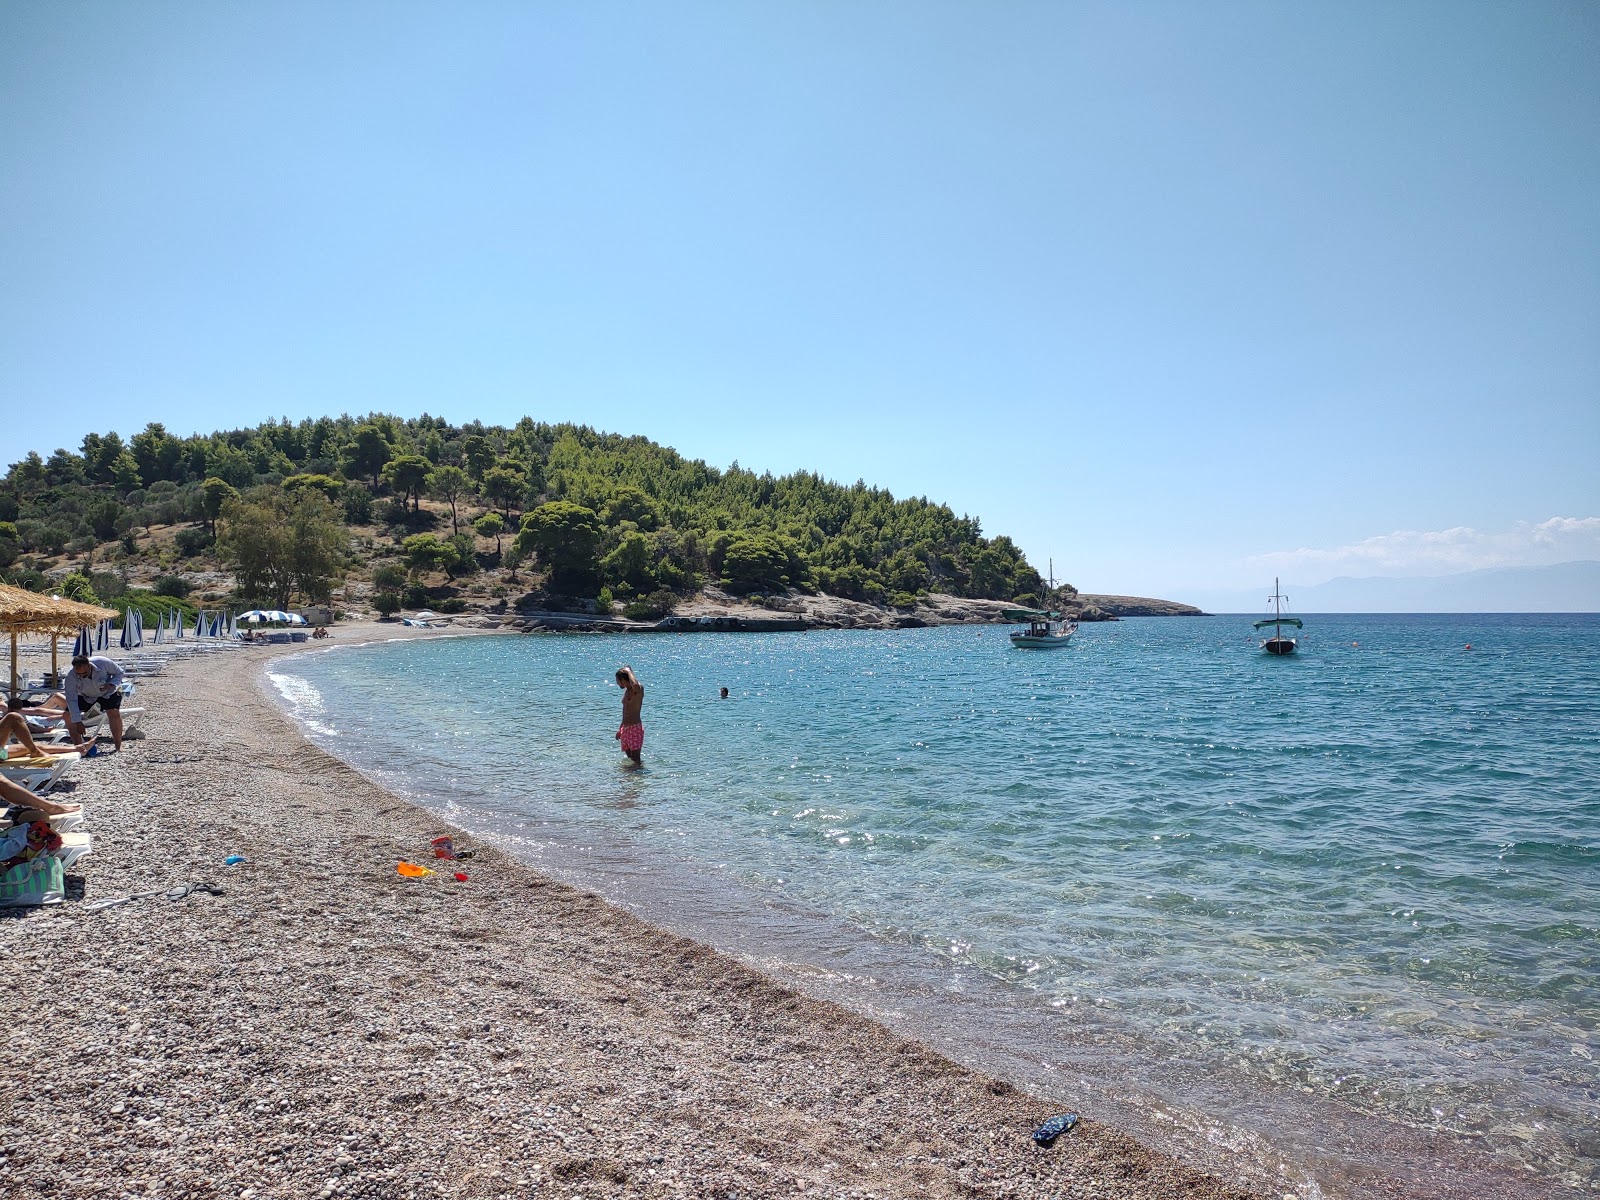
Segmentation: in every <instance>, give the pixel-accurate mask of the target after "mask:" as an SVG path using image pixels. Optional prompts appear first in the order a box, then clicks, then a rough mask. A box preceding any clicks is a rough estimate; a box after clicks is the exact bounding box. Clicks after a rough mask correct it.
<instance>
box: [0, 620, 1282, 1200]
mask: <svg viewBox="0 0 1600 1200" xmlns="http://www.w3.org/2000/svg"><path fill="white" fill-rule="evenodd" d="M391 632H392V631H391V630H390V629H389V628H387V627H386V628H385V629H384V630H383V633H384V635H385V636H387V635H389V634H390V633H391ZM353 636H355V631H349V632H347V631H345V630H343V629H341V637H340V640H341V641H349V640H352V638H353ZM275 652H276V651H274V650H271V649H244V650H233V651H222V652H217V653H212V654H208V655H204V656H202V657H199V658H195V659H187V660H183V661H179V662H175V663H174V664H173V665H172V666H170V667H169V668H168V669H167V670H166V672H165V673H164V674H162V675H160V676H159V677H156V678H154V679H152V680H150V681H149V682H147V683H146V684H144V685H143V686H142V687H141V689H140V695H139V700H140V702H141V703H145V704H148V705H149V707H150V710H151V711H150V714H149V716H148V718H147V719H146V721H145V723H144V730H145V732H146V734H147V736H146V737H145V738H144V739H142V740H138V741H130V742H128V743H127V744H126V748H125V750H124V752H123V753H122V754H121V755H113V756H109V757H103V758H100V759H97V760H94V761H92V762H86V763H81V764H79V765H78V766H77V767H76V768H74V774H73V778H74V779H75V780H76V781H77V783H76V788H75V790H74V791H73V792H72V793H71V795H70V797H69V796H67V795H62V796H61V797H60V798H63V799H66V798H71V799H76V800H80V801H82V802H83V804H84V808H85V811H86V813H87V814H88V816H89V828H91V829H92V830H93V831H94V834H95V852H94V854H93V855H92V856H90V857H89V858H88V859H86V860H85V861H84V862H83V864H82V865H81V866H79V867H78V868H76V869H75V871H74V873H73V874H74V875H77V876H81V877H82V879H83V892H84V899H85V900H90V901H92V900H95V899H99V898H105V897H112V896H126V895H129V894H132V893H135V892H143V891H150V890H154V889H161V890H162V891H163V892H164V891H165V890H166V889H169V888H172V887H174V886H176V885H180V884H184V883H191V882H197V881H199V882H212V883H216V884H219V885H221V887H222V888H223V889H224V890H225V893H226V894H225V895H222V896H213V895H209V894H206V893H203V892H196V893H194V894H192V895H189V896H187V897H185V898H182V899H178V900H169V899H167V898H166V897H165V895H161V896H157V897H154V898H150V899H144V900H136V901H133V902H131V903H129V904H126V905H123V906H120V907H115V908H110V909H106V910H104V911H100V912H89V911H86V909H85V907H84V903H83V902H82V901H80V900H78V899H76V898H72V899H69V901H68V903H66V904H64V905H61V906H58V907H55V908H51V909H44V910H34V911H32V912H29V913H27V914H26V915H23V916H18V915H16V914H8V917H9V918H10V919H8V920H6V921H5V923H4V924H3V925H0V929H3V930H4V932H5V934H6V935H7V938H6V940H7V942H8V944H9V947H10V953H9V955H8V956H7V957H8V965H7V969H6V982H5V989H6V992H7V993H8V995H9V997H10V999H11V1001H12V1006H11V1008H12V1016H13V1018H14V1020H15V1019H20V1024H14V1025H13V1036H12V1037H11V1039H10V1045H9V1054H8V1057H9V1059H10V1061H9V1063H8V1064H7V1070H6V1078H7V1079H8V1080H9V1083H8V1085H7V1086H6V1087H5V1088H4V1089H3V1090H0V1120H3V1121H4V1125H5V1128H6V1129H7V1136H6V1138H5V1139H4V1144H3V1148H0V1180H3V1181H4V1188H3V1191H4V1194H5V1195H6V1196H7V1197H10V1198H12V1200H23V1198H31V1197H64V1196H70V1197H79V1196H85V1197H87V1196H153V1195H162V1196H174V1197H178V1196H185V1197H188V1196H192V1197H259V1198H262V1200H265V1198H266V1197H321V1196H330V1197H331V1196H340V1197H358V1196H367V1197H386V1198H387V1197H396V1198H398V1197H512V1196H514V1197H526V1196H529V1195H537V1196H560V1197H567V1196H572V1197H576V1196H587V1197H599V1196H694V1197H699V1196H707V1197H711V1196H715V1197H734V1196H738V1197H766V1196H796V1195H811V1196H836V1197H845V1196H849V1197H867V1196H874V1197H913V1196H916V1197H923V1196H962V1197H988V1196H995V1197H998V1196H1009V1197H1052V1198H1055V1197H1064V1196H1082V1197H1101V1198H1105V1200H1114V1198H1120V1197H1185V1198H1188V1200H1208V1198H1217V1200H1221V1198H1223V1197H1227V1198H1230V1200H1243V1198H1244V1197H1247V1196H1252V1195H1255V1194H1256V1193H1253V1192H1251V1191H1249V1190H1248V1189H1245V1188H1242V1187H1239V1186H1235V1185H1231V1184H1229V1183H1227V1182H1225V1181H1220V1180H1217V1179H1215V1178H1211V1177H1207V1176H1205V1175H1202V1174H1199V1173H1197V1172H1194V1171H1191V1170H1189V1169H1187V1168H1185V1167H1184V1166H1183V1165H1182V1164H1180V1163H1177V1162H1175V1161H1173V1160H1172V1159H1170V1158H1167V1157H1165V1156H1163V1155H1161V1154H1158V1153H1156V1152H1154V1151H1151V1150H1149V1149H1147V1148H1146V1147H1144V1146H1142V1145H1140V1144H1139V1143H1137V1142H1135V1141H1133V1140H1132V1139H1130V1138H1128V1137H1126V1136H1124V1135H1123V1134H1121V1133H1119V1132H1117V1131H1116V1130H1115V1129H1112V1128H1110V1127H1107V1126H1105V1125H1102V1124H1099V1123H1097V1122H1095V1121H1093V1120H1085V1121H1084V1122H1083V1123H1082V1124H1081V1125H1080V1126H1079V1127H1078V1128H1077V1130H1075V1131H1074V1132H1072V1133H1071V1134H1070V1135H1068V1136H1065V1137H1063V1138H1061V1139H1059V1140H1058V1141H1057V1142H1056V1144H1055V1145H1054V1146H1053V1147H1052V1148H1050V1149H1047V1150H1046V1149H1040V1148H1038V1147H1036V1146H1035V1145H1034V1144H1033V1142H1032V1141H1031V1140H1030V1138H1029V1133H1030V1131H1031V1130H1032V1129H1033V1128H1034V1127H1035V1126H1036V1125H1037V1124H1038V1123H1039V1122H1041V1121H1042V1120H1043V1119H1044V1118H1045V1117H1047V1116H1050V1115H1051V1114H1052V1113H1054V1112H1056V1111H1058V1109H1057V1108H1056V1107H1055V1106H1053V1105H1052V1104H1050V1103H1047V1102H1045V1101H1041V1100H1039V1099H1037V1098H1034V1097H1030V1096H1026V1095H1023V1094H1021V1093H1019V1092H1017V1091H1015V1090H1013V1089H1011V1088H1010V1087H1008V1086H1007V1085H1005V1084H1003V1083H1001V1082H999V1081H996V1080H993V1079H990V1078H987V1077H985V1076H983V1075H981V1074H978V1073H976V1072H973V1071H970V1070H967V1069H964V1068H962V1067H958V1066H956V1065H954V1064H953V1063H951V1062H949V1061H947V1060H946V1059H943V1058H941V1057H939V1056H938V1055H937V1054H935V1053H933V1052H932V1051H931V1050H928V1049H926V1048H924V1047H922V1046H920V1045H918V1044H916V1043H914V1042H911V1041H908V1040H906V1039H904V1038H901V1037H898V1036H896V1035H895V1034H892V1033H890V1032H889V1031H888V1030H886V1029H884V1028H882V1027H881V1026H879V1025H876V1024H873V1023H872V1022H870V1021H868V1020H866V1019H864V1018H861V1017H858V1016H855V1015H853V1014H851V1013H849V1012H847V1011H845V1010H844V1009H841V1008H838V1007H835V1006H833V1005H830V1004H827V1003H824V1002H819V1001H815V1000H811V999H807V998H805V997H803V996H801V995H799V994H798V993H796V992H794V991H792V990H790V989H788V988H785V987H783V986H780V985H778V984H776V983H774V982H772V981H771V980H769V979H767V978H766V977H764V976H762V975H761V974H759V973H757V972H756V971H754V970H751V969H750V968H747V967H745V966H743V965H741V964H739V963H737V962H735V961H733V960H732V959H729V958H726V957H724V956H722V955H719V954H716V953H714V952H712V951H711V950H708V949H707V948H705V947H703V946H701V945H699V944H698V943H695V942H692V941H689V940H687V939H684V938H681V937H678V936H675V935H673V934H670V933H667V932H664V931H662V930H659V929H656V928H653V927H651V926H649V925H646V924H644V923H643V922H641V921H639V920H637V919H636V918H634V917H632V916H629V915H628V914H626V913H624V912H622V911H620V910H618V909H615V908H613V907H611V906H609V905H607V904H605V903H604V902H602V901H601V900H599V899H598V898H597V897H595V896H593V895H590V894H586V893H584V892H581V891H578V890H576V889H573V888H571V887H568V886H566V885H564V884H560V883H557V882H553V881H551V880H549V879H547V878H544V877H542V876H541V875H539V874H538V873H537V872H535V871H533V870H531V869H530V868H528V867H526V866H524V865H522V864H519V863H517V862H515V861H513V860H511V859H509V858H507V857H505V856H503V855H501V854H499V853H498V852H496V851H494V850H493V849H491V848H488V847H483V848H480V849H478V851H477V853H476V855H475V857H473V858H472V859H471V860H470V861H467V862H464V863H460V864H457V865H458V866H460V868H461V869H462V870H463V871H464V873H466V874H468V875H469V879H468V881H467V882H465V883H461V882H457V881H456V880H454V879H453V878H452V877H451V874H449V873H447V872H446V871H443V870H441V871H440V873H438V874H435V875H433V876H430V877H428V878H426V879H421V880H412V879H405V878H401V877H400V876H399V875H398V874H397V873H396V871H395V865H396V863H397V862H398V861H400V860H402V859H405V860H409V861H412V862H426V863H432V864H433V865H439V866H444V864H442V863H434V862H433V860H431V859H430V858H428V854H429V850H428V842H429V839H430V838H432V837H435V836H438V835H439V834H441V833H449V832H452V831H451V830H449V829H448V828H445V827H443V826H441V825H440V824H439V823H438V821H437V819H436V818H434V817H433V816H431V815H430V814H428V813H427V812H425V811H423V810H421V809H419V808H417V807H415V806H413V805H410V804H407V803H405V802H403V801H401V800H399V799H398V798H397V797H395V796H394V795H392V794H390V793H388V792H386V791H384V790H382V789H381V788H378V787H376V786H374V785H373V784H371V783H370V782H368V781H367V780H366V779H365V778H363V777H362V776H360V775H359V774H357V773H356V772H354V771H353V770H351V769H350V768H348V767H346V766H345V765H344V764H342V763H340V762H339V761H338V760H336V759H334V758H332V757H330V756H328V755H326V754H324V753H322V752H321V751H319V750H317V749H315V748H313V747H312V746H310V745H309V744H308V743H306V742H305V741H304V740H302V739H301V738H300V736H299V734H298V733H297V732H296V730H295V729H294V727H293V726H292V725H291V724H290V723H289V721H288V720H287V718H286V717H284V716H283V715H282V714H281V713H280V712H279V711H278V710H277V709H276V708H275V706H274V705H273V704H272V703H271V702H270V701H269V700H268V699H267V698H266V697H265V696H264V695H263V694H262V693H261V692H260V691H259V690H258V685H257V676H258V675H259V673H260V669H261V666H262V664H263V662H264V660H265V659H266V658H268V657H269V656H271V655H272V654H273V653H275ZM465 841H470V839H467V838H465V835H460V838H459V840H458V845H459V844H461V843H462V842H465ZM230 854H243V855H244V856H245V857H246V860H247V861H246V862H245V863H244V864H243V865H240V866H234V867H228V866H225V865H224V864H223V859H224V858H225V857H227V856H228V855H230Z"/></svg>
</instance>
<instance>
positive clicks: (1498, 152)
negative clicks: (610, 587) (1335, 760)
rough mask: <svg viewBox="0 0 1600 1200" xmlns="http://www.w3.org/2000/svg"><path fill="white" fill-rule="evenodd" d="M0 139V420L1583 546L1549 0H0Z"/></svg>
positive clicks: (1306, 575)
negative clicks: (626, 444)
mask: <svg viewBox="0 0 1600 1200" xmlns="http://www.w3.org/2000/svg"><path fill="white" fill-rule="evenodd" d="M0 164H3V165H0V412H3V417H0V458H3V461H4V462H10V461H13V460H15V459H16V458H20V457H21V456H22V455H23V454H25V453H26V452H27V451H28V450H33V449H37V450H40V451H41V452H44V453H48V452H49V451H50V450H52V449H54V448H55V447H56V446H60V445H65V446H69V447H72V448H76V446H77V444H78V443H79V441H80V440H81V439H82V436H83V434H84V433H85V432H87V431H89V430H90V429H94V430H99V431H105V430H107V429H111V428H115V429H117V430H118V431H119V432H121V433H122V434H123V435H124V436H127V435H129V434H131V433H133V432H135V431H137V430H138V429H139V428H142V427H143V426H144V424H145V423H146V422H148V421H151V420H159V421H163V422H165V423H166V425H167V426H168V428H169V429H171V430H173V431H175V432H184V433H187V432H193V431H196V430H204V431H209V430H211V429H214V428H218V427H232V426H237V425H248V424H255V423H256V422H258V421H260V420H262V419H263V418H266V417H268V416H283V415H287V416H289V417H294V418H299V417H301V416H306V415H313V416H315V415H320V414H323V413H339V412H344V411H348V412H351V413H361V412H366V411H369V410H373V409H377V410H382V411H390V412H396V413H400V414H404V415H415V414H418V413H421V412H424V411H427V412H430V413H434V414H436V415H444V416H446V417H448V418H450V419H451V420H454V421H458V422H459V421H465V420H470V419H472V418H474V417H478V418H481V419H483V420H485V421H489V422H502V423H511V422H513V421H515V420H516V419H517V418H518V417H520V416H522V415H524V414H529V415H532V416H534V417H535V418H538V419H543V420H574V421H582V422H587V423H590V424H593V425H595V426H598V427H600V428H603V429H609V430H616V431H619V432H623V433H638V434H644V435H646V436H649V437H652V438H654V439H656V440H657V441H660V442H663V443H666V444H669V445H672V446H675V447H676V448H678V449H679V450H680V451H682V452H684V453H686V454H688V455H690V456H693V457H700V458H705V459H707V460H708V461H710V462H712V463H713V464H717V465H726V464H728V463H729V462H731V461H733V460H735V459H737V460H738V461H739V462H740V463H741V464H742V465H744V466H747V467H752V468H755V469H758V470H762V469H766V470H771V471H773V472H775V473H783V472H787V471H791V470H795V469H800V468H806V469H815V470H818V471H821V472H822V473H823V474H825V475H828V476H831V477H833V478H836V479H839V480H841V481H845V482H849V481H853V480H855V479H856V478H858V477H861V478H865V479H866V480H867V481H868V482H870V483H875V484H879V485H883V486H886V487H889V488H891V489H892V490H893V491H895V492H896V493H898V494H918V495H927V496H929V497H931V498H935V499H939V500H943V501H946V502H948V503H949V504H950V505H951V506H952V507H954V508H955V509H956V510H957V511H958V512H970V513H974V514H977V515H979V516H981V518H982V519H983V523H984V528H985V530H986V531H987V532H990V533H1010V534H1012V535H1013V536H1014V537H1016V538H1017V540H1018V541H1019V542H1020V543H1021V545H1022V546H1023V548H1024V549H1025V550H1026V551H1027V552H1028V554H1029V556H1030V558H1031V559H1032V560H1033V561H1034V562H1035V563H1036V564H1037V565H1039V566H1040V567H1041V569H1042V568H1044V567H1045V565H1046V563H1047V560H1049V559H1051V558H1053V559H1054V561H1055V568H1056V573H1057V575H1058V576H1060V577H1061V578H1063V579H1064V580H1066V581H1070V582H1072V583H1075V584H1077V585H1078V586H1079V587H1081V588H1084V589H1085V590H1100V591H1126V592H1139V593H1144V594H1157V595H1168V596H1172V597H1174V598H1179V599H1181V598H1183V594H1184V592H1185V590H1186V589H1197V588H1220V587H1254V586H1256V585H1257V584H1258V583H1260V582H1262V581H1263V580H1266V581H1270V578H1271V576H1272V575H1273V574H1282V575H1283V576H1285V578H1290V579H1295V580H1297V581H1298V582H1300V583H1304V584H1312V583H1317V582H1320V581H1321V580H1322V579H1326V578H1329V577H1331V576H1333V575H1338V574H1404V573H1420V574H1440V573H1443V572H1444V571H1447V570H1454V569H1465V568H1467V567H1478V566H1492V565H1503V564H1509V563H1524V562H1526V563H1533V562H1542V561H1557V560H1560V559H1563V558H1600V4H1595V3H1592V2H1590V0H1578V2H1574V3H1559V2H1546V0H1527V2H1523V3H1501V2H1499V0H1495V2H1493V3H1474V2H1472V0H1441V2H1438V3H1404V2H1384V3H1359V2H1354V3H1352V2H1341V3H1337V4H1317V3H1295V4H1287V3H1225V2H1219V3H1208V4H1195V3H1190V2H1189V0H1183V2H1180V3H1171V4H1164V3H1125V2H1121V0H1118V2H1115V3H1072V2H1070V0H1048V2H1044V3H977V2H976V0H974V2H971V3H964V4H949V3H937V2H930V0H915V2H908V3H889V2H883V3H873V2H870V0H868V2H865V3H863V2H860V0H838V2H828V0H810V2H805V3H792V4H771V3H757V2H755V0H748V2H744V3H740V2H736V0H722V2H719V3H707V4H701V3H693V2H688V0H674V2H673V3H670V4H656V3H642V2H641V3H633V4H608V3H581V4H570V3H567V4H556V3H532V2H517V3H505V4H489V3H476V4H471V3H469V4H454V3H452V4H443V3H440V4H431V5H424V4H404V3H389V2H385V3H375V4H361V3H338V4H331V5H330V4H324V3H186V4H162V3H138V4H107V3H71V2H66V0H63V2H59V3H49V4H27V3H20V2H13V3H8V4H5V5H3V6H0ZM1552 521H1556V522H1558V523H1557V524H1554V525H1552V524H1551V522H1552Z"/></svg>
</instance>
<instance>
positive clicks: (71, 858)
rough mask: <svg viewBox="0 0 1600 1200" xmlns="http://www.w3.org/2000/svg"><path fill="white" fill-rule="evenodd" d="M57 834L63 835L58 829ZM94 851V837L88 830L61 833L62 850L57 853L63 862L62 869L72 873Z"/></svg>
mask: <svg viewBox="0 0 1600 1200" xmlns="http://www.w3.org/2000/svg"><path fill="white" fill-rule="evenodd" d="M56 832H57V833H61V831H60V830H59V829H58V830H56ZM93 850H94V835H93V834H91V833H89V832H88V831H87V830H83V829H74V830H73V831H71V832H70V833H61V849H59V850H57V851H56V852H55V855H56V857H57V858H59V859H60V860H61V869H62V870H63V871H70V870H72V868H73V867H74V866H76V865H77V864H78V863H80V862H82V861H83V860H84V859H86V858H88V857H89V855H90V853H91V852H92V851H93Z"/></svg>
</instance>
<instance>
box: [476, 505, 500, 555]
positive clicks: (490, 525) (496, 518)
mask: <svg viewBox="0 0 1600 1200" xmlns="http://www.w3.org/2000/svg"><path fill="white" fill-rule="evenodd" d="M472 527H473V528H474V529H475V530H477V531H478V536H479V537H492V538H493V539H494V552H495V553H496V554H499V553H500V535H501V534H502V533H504V532H505V530H506V523H505V519H504V518H503V517H501V515H500V514H499V513H497V512H486V513H484V514H483V516H481V517H479V518H478V519H477V520H476V521H474V522H473V523H472Z"/></svg>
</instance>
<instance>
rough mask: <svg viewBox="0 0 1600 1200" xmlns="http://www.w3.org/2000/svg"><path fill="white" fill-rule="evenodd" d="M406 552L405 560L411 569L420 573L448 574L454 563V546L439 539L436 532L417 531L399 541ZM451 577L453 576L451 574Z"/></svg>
mask: <svg viewBox="0 0 1600 1200" xmlns="http://www.w3.org/2000/svg"><path fill="white" fill-rule="evenodd" d="M401 546H402V548H403V549H404V550H405V552H406V562H407V564H408V565H409V566H410V567H411V569H412V570H413V571H416V572H418V573H419V574H422V575H429V574H432V573H433V572H434V571H444V572H445V573H446V574H450V573H451V570H452V568H453V567H454V566H455V564H456V548H455V547H454V546H452V545H451V544H450V543H449V542H446V541H443V540H441V539H440V538H439V537H438V536H437V535H436V534H432V533H418V534H414V535H412V536H411V537H408V538H407V539H406V540H405V541H404V542H402V543H401ZM452 577H453V576H452Z"/></svg>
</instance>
